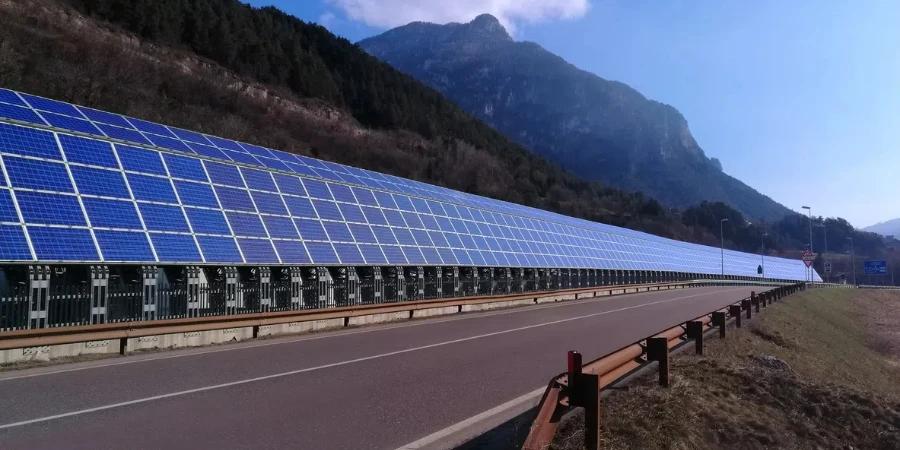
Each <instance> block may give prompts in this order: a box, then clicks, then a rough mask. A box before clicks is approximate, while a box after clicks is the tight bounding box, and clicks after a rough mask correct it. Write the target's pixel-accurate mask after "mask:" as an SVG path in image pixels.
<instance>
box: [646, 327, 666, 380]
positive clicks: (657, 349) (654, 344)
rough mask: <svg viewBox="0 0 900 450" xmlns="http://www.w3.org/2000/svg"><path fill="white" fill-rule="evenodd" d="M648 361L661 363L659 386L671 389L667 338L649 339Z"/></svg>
mask: <svg viewBox="0 0 900 450" xmlns="http://www.w3.org/2000/svg"><path fill="white" fill-rule="evenodd" d="M647 360H648V361H656V362H658V363H659V385H660V386H662V387H669V340H668V339H667V338H665V337H652V338H649V339H647Z"/></svg>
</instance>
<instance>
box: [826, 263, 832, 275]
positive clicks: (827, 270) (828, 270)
mask: <svg viewBox="0 0 900 450" xmlns="http://www.w3.org/2000/svg"><path fill="white" fill-rule="evenodd" d="M825 273H831V263H830V262H827V263H825Z"/></svg>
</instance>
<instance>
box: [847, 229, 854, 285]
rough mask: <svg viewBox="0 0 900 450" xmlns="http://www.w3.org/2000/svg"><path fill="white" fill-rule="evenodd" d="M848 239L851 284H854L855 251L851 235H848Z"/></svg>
mask: <svg viewBox="0 0 900 450" xmlns="http://www.w3.org/2000/svg"><path fill="white" fill-rule="evenodd" d="M847 239H849V240H850V270H851V271H853V285H854V286H856V253H855V252H854V251H853V236H848V237H847Z"/></svg>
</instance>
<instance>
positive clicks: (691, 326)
mask: <svg viewBox="0 0 900 450" xmlns="http://www.w3.org/2000/svg"><path fill="white" fill-rule="evenodd" d="M687 338H688V339H693V340H694V348H695V349H696V351H697V354H698V355H702V354H703V322H702V321H699V320H692V321H690V322H688V323H687Z"/></svg>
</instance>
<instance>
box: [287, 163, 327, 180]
mask: <svg viewBox="0 0 900 450" xmlns="http://www.w3.org/2000/svg"><path fill="white" fill-rule="evenodd" d="M288 170H290V171H291V172H294V173H296V174H297V175H305V176H310V177H317V176H319V174H317V173H315V172H313V171H312V169H310V168H309V167H307V166H304V165H301V164H292V163H288Z"/></svg>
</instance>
